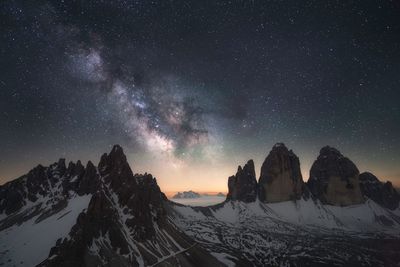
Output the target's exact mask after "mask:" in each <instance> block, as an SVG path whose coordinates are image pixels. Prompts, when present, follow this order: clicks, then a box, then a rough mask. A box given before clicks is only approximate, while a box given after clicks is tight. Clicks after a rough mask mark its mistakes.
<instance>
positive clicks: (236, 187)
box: [226, 160, 257, 202]
mask: <svg viewBox="0 0 400 267" xmlns="http://www.w3.org/2000/svg"><path fill="white" fill-rule="evenodd" d="M228 190H229V192H228V195H227V196H226V199H227V200H240V201H244V202H253V201H255V200H256V198H257V180H256V172H255V170H254V162H253V160H249V161H248V162H247V163H246V164H245V165H244V167H243V169H242V167H241V166H239V167H238V170H237V172H236V175H234V176H231V177H229V178H228Z"/></svg>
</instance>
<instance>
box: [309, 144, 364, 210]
mask: <svg viewBox="0 0 400 267" xmlns="http://www.w3.org/2000/svg"><path fill="white" fill-rule="evenodd" d="M358 175H359V171H358V169H357V167H356V165H355V164H354V163H353V162H352V161H351V160H349V159H348V158H346V157H344V156H343V155H342V154H341V153H340V152H339V151H338V150H337V149H335V148H332V147H329V146H325V147H323V148H322V149H321V151H320V154H319V156H318V158H317V160H316V161H315V162H314V164H313V165H312V167H311V170H310V178H309V180H308V182H307V185H308V188H309V190H310V191H311V193H312V194H313V195H314V196H315V197H316V198H318V199H319V200H321V202H322V203H324V204H331V205H337V206H347V205H352V204H359V203H363V202H364V198H363V196H362V194H361V191H360V184H359V177H358Z"/></svg>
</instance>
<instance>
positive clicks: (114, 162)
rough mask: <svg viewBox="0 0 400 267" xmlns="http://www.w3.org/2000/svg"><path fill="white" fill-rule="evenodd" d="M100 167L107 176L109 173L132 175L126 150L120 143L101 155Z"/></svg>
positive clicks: (102, 173)
mask: <svg viewBox="0 0 400 267" xmlns="http://www.w3.org/2000/svg"><path fill="white" fill-rule="evenodd" d="M98 168H99V172H100V174H101V175H102V176H105V175H106V174H107V173H109V174H110V173H114V174H115V173H117V174H121V173H123V174H125V175H127V176H131V175H132V171H131V168H130V167H129V164H128V161H127V159H126V156H125V154H124V151H123V149H122V147H121V146H119V145H114V146H113V148H112V150H111V152H110V153H109V154H107V153H105V154H103V155H102V156H101V159H100V162H99V165H98Z"/></svg>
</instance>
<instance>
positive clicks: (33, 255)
mask: <svg viewBox="0 0 400 267" xmlns="http://www.w3.org/2000/svg"><path fill="white" fill-rule="evenodd" d="M90 198H91V195H83V196H78V195H76V196H73V197H72V198H71V199H69V201H68V203H67V205H66V207H65V208H63V209H61V210H60V211H58V212H56V213H53V214H52V215H51V216H49V217H47V218H44V219H43V220H41V218H40V217H41V215H42V214H44V213H40V214H37V215H36V216H34V217H32V218H30V219H29V220H27V221H24V222H22V223H21V224H18V223H16V224H14V225H12V226H11V227H8V228H6V229H4V230H2V231H0V244H1V245H0V246H1V251H2V253H1V256H0V265H7V266H14V265H16V266H35V265H37V264H39V263H40V262H42V261H43V260H45V259H46V258H47V257H48V255H49V252H50V249H51V247H53V246H54V245H55V243H56V241H57V240H58V239H59V238H64V237H67V235H68V233H69V231H70V230H71V227H72V226H73V225H74V224H75V222H76V218H77V217H78V215H79V213H81V212H82V211H83V210H84V209H86V208H87V206H88V204H89V200H90ZM34 210H35V206H31V207H27V208H25V209H23V210H22V211H21V212H19V213H17V214H14V216H18V215H19V214H23V213H26V214H30V213H31V212H34Z"/></svg>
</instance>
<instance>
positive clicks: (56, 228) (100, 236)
mask: <svg viewBox="0 0 400 267" xmlns="http://www.w3.org/2000/svg"><path fill="white" fill-rule="evenodd" d="M322 150H324V152H322ZM326 151H328V152H329V153H333V155H334V157H333V156H332V160H333V161H334V162H336V160H337V159H338V158H339V159H340V162H341V161H342V160H343V159H344V156H342V155H341V154H340V152H339V151H337V150H336V149H335V150H332V149H327V148H323V149H321V153H320V156H321V154H322V156H321V157H322V158H323V157H324V154H325V152H326ZM271 153H272V154H271ZM271 153H270V155H272V156H267V158H266V161H265V162H267V163H266V165H265V166H269V167H268V168H266V167H265V166H264V164H263V167H264V172H262V173H263V175H261V174H260V178H259V181H258V183H257V181H256V177H255V171H254V163H253V162H252V161H251V160H250V161H248V162H247V164H246V165H245V166H244V167H243V168H242V167H240V166H239V167H238V170H237V173H236V175H235V176H231V177H230V178H229V179H228V188H229V191H230V194H229V193H228V195H227V198H226V200H225V201H224V202H223V203H220V204H217V205H213V206H209V207H188V206H185V205H181V204H177V203H174V202H172V201H170V200H168V199H167V198H166V196H165V195H164V194H163V193H162V191H161V190H160V188H159V186H158V185H157V181H156V179H155V178H154V177H153V176H152V175H151V174H147V173H145V174H134V173H133V171H132V169H131V167H130V166H129V164H128V162H127V160H126V156H125V154H124V152H123V149H122V147H120V146H118V145H116V146H114V147H113V148H112V150H111V151H110V153H108V154H107V153H105V154H103V155H102V156H101V159H100V162H99V164H98V166H97V167H96V166H94V164H93V163H92V162H90V161H89V162H88V163H87V164H86V166H83V165H82V163H81V162H80V161H77V162H76V163H73V162H70V163H69V164H68V167H66V164H65V160H63V159H60V160H59V161H58V162H56V163H53V164H51V165H50V166H49V167H44V166H42V165H38V166H37V167H35V168H34V169H32V170H31V171H30V172H28V174H26V175H23V176H21V177H20V178H17V179H16V180H14V181H11V182H9V183H6V184H5V185H2V186H0V200H1V201H0V243H1V244H4V245H3V248H2V251H1V252H2V254H1V257H0V263H2V264H6V265H11V264H13V265H18V264H19V265H24V264H25V265H26V264H28V265H38V266H98V265H103V266H149V265H154V264H156V265H158V266H168V265H171V264H172V265H181V266H219V265H221V266H224V265H227V266H233V265H236V266H250V265H253V266H275V265H289V266H298V263H301V264H300V266H302V264H304V265H307V266H314V265H316V266H317V265H319V264H325V265H341V264H342V265H343V264H345V265H348V264H351V265H355V266H357V265H367V266H394V265H395V264H396V263H397V262H399V261H400V257H399V256H397V254H396V253H395V252H396V251H398V249H400V241H399V240H400V209H399V207H398V197H397V196H398V193H397V191H393V190H395V189H393V187H390V185H391V184H388V183H386V184H383V183H381V182H379V180H378V179H377V178H376V177H375V178H376V179H375V178H373V179H372V178H371V177H369V178H368V179H364V178H363V179H361V181H360V186H361V187H360V192H362V195H363V197H364V198H365V200H364V201H363V202H357V203H354V204H353V203H350V204H348V203H345V204H346V205H341V204H342V203H327V202H326V201H324V199H323V198H321V196H315V195H314V194H313V193H312V190H309V188H308V187H307V184H306V183H304V182H303V181H302V177H301V173H300V174H299V165H300V163H299V161H298V158H297V156H296V155H295V154H294V152H293V151H291V150H288V149H287V148H286V147H285V146H284V144H281V143H279V144H277V145H276V146H274V147H273V149H272V151H271ZM328 158H329V157H328ZM317 161H318V159H317ZM346 162H347V161H346ZM324 164H325V163H324ZM326 164H328V165H326V166H328V167H329V166H330V165H329V164H330V163H329V162H328V163H326ZM335 164H336V163H335ZM346 164H347V163H346ZM350 165H351V164H350ZM317 166H318V168H319V169H321V168H324V167H321V166H325V165H323V164H322V165H321V164H319V163H318V164H317ZM335 166H341V165H340V164H339V165H335ZM345 166H347V165H345ZM328 169H329V168H328ZM357 171H358V169H357ZM265 173H267V175H266V176H265V175H264V174H265ZM327 173H328V174H329V172H327ZM333 173H334V172H333ZM341 173H343V170H342V171H341ZM344 173H347V172H346V171H344ZM350 173H351V174H353V172H352V171H350ZM261 177H264V178H263V179H261ZM265 177H266V180H265ZM323 177H328V178H327V179H325V180H324V183H325V182H327V183H328V184H329V183H330V178H329V175H328V176H323ZM346 177H347V176H346ZM346 177H344V179H342V180H343V181H344V183H347V180H346V179H345V178H346ZM355 179H356V180H357V179H358V176H357V177H356V178H355ZM371 179H372V180H373V182H371V183H369V182H368V183H366V182H365V181H369V180H371ZM279 180H284V181H286V182H283V183H281V182H280V181H279ZM317 180H318V179H317ZM339 180H340V179H339ZM342 180H340V181H342ZM376 180H377V181H378V182H376ZM260 181H261V182H262V184H263V188H266V187H265V186H268V185H271V184H272V187H273V188H275V189H274V190H278V191H279V190H281V189H280V188H279V187H282V186H284V187H286V186H289V190H287V189H288V188H284V190H282V191H280V193H279V194H278V195H277V196H278V198H282V199H283V200H282V201H269V200H268V194H269V193H270V192H271V191H268V190H267V191H265V193H266V195H264V196H266V198H265V199H262V198H260V188H258V186H259V183H260ZM271 181H273V182H271ZM274 181H275V182H274ZM287 181H289V183H288V182H287ZM290 181H293V183H292V182H290ZM274 184H275V185H274ZM298 185H301V186H300V187H299V186H298ZM339 185H341V184H339ZM366 185H368V186H366ZM371 186H372V187H371ZM321 188H322V189H324V188H323V187H321ZM344 188H347V187H344ZM233 190H236V191H235V192H233ZM274 190H273V191H274ZM346 190H347V189H346ZM273 191H272V192H273ZM339 191H340V190H339ZM350 192H352V191H350ZM387 192H390V193H391V195H390V197H388V198H385V199H384V200H382V199H383V198H382V195H385V194H386V195H387ZM300 193H301V194H300ZM346 194H347V193H346ZM274 200H276V198H275V199H274ZM388 203H389V204H388ZM388 205H389V206H388ZM44 232H45V233H46V234H45V235H41V234H42V233H44ZM299 233H303V234H299ZM293 236H297V238H296V239H293ZM310 239H311V240H313V242H315V243H310V242H309V240H310ZM320 240H325V241H326V243H321V242H320ZM362 240H363V241H362ZM385 242H386V243H385ZM377 243H379V244H382V246H383V245H385V244H391V247H390V248H387V249H386V250H383V249H379V248H376V247H374V244H377ZM39 244H40V245H39ZM349 246H350V247H349ZM371 246H372V247H371ZM338 247H340V249H338V250H336V251H335V252H334V253H333V254H332V251H331V250H332V249H337V248H338ZM329 251H331V252H329ZM342 254H343V255H349V256H348V257H349V258H345V259H342V258H341V255H342ZM316 255H318V257H316Z"/></svg>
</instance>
